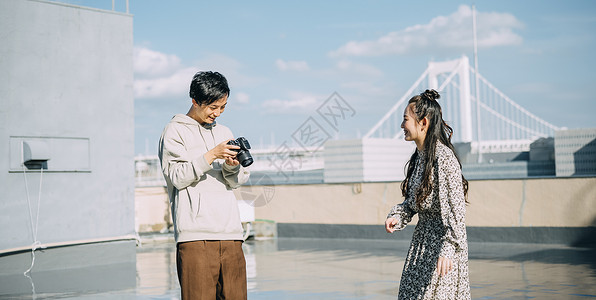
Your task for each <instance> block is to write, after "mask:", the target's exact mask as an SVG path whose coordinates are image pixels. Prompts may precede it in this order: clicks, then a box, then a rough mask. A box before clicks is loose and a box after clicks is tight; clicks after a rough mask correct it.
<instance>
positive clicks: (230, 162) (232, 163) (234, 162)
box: [226, 157, 240, 167]
mask: <svg viewBox="0 0 596 300" xmlns="http://www.w3.org/2000/svg"><path fill="white" fill-rule="evenodd" d="M239 164H240V162H239V161H238V159H236V157H228V158H226V165H230V166H232V167H235V166H237V165H239Z"/></svg>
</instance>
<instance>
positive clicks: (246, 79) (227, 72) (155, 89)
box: [133, 47, 265, 103]
mask: <svg viewBox="0 0 596 300" xmlns="http://www.w3.org/2000/svg"><path fill="white" fill-rule="evenodd" d="M133 65H134V76H135V80H134V86H133V91H134V96H135V98H136V99H142V98H159V97H185V96H188V89H189V87H190V81H191V80H192V77H193V75H194V74H195V73H196V72H198V71H200V70H212V71H218V72H220V73H222V74H224V76H226V78H227V79H228V83H229V84H230V88H231V89H232V92H233V90H234V88H235V87H245V86H254V85H258V84H259V83H262V82H264V81H265V80H264V79H262V78H260V77H257V76H249V75H244V74H243V73H241V72H240V71H241V69H242V64H241V63H240V62H238V61H237V60H235V59H233V58H231V57H228V56H225V55H221V54H210V55H206V56H204V57H203V58H202V59H201V60H198V61H196V62H195V63H193V64H191V65H183V64H182V63H181V60H180V58H178V57H177V56H176V55H173V54H165V53H161V52H158V51H154V50H151V49H148V48H144V47H135V48H134V51H133ZM238 97H239V98H237V99H238V100H239V102H241V103H242V101H245V102H244V103H247V102H248V101H249V97H248V94H238Z"/></svg>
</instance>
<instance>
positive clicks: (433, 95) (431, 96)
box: [420, 89, 441, 101]
mask: <svg viewBox="0 0 596 300" xmlns="http://www.w3.org/2000/svg"><path fill="white" fill-rule="evenodd" d="M420 96H422V97H424V98H426V99H428V100H431V101H433V100H434V101H437V99H439V98H441V95H439V92H437V91H435V90H433V89H430V90H426V91H424V93H422V94H420Z"/></svg>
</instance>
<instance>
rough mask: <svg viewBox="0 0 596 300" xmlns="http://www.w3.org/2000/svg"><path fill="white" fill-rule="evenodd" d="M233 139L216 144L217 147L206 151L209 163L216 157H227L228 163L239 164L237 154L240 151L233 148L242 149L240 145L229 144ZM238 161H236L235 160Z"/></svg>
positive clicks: (206, 158)
mask: <svg viewBox="0 0 596 300" xmlns="http://www.w3.org/2000/svg"><path fill="white" fill-rule="evenodd" d="M229 141H231V140H227V141H224V142H222V143H220V144H219V145H217V146H215V148H213V149H211V150H209V151H207V153H205V160H207V163H208V164H211V163H213V161H215V160H216V159H218V158H220V159H225V160H226V163H227V164H228V165H231V166H237V165H238V163H239V162H238V160H236V154H237V153H238V152H236V151H233V150H231V149H240V147H238V146H236V145H228V142H229ZM234 161H236V162H234Z"/></svg>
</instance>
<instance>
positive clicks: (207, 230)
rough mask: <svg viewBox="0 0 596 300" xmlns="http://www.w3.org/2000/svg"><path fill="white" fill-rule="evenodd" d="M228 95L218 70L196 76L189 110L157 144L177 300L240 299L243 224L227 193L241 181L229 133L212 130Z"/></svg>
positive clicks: (243, 278) (243, 270) (243, 284)
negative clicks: (169, 217) (171, 229)
mask: <svg viewBox="0 0 596 300" xmlns="http://www.w3.org/2000/svg"><path fill="white" fill-rule="evenodd" d="M229 94H230V89H229V87H228V82H227V80H226V78H225V77H224V76H223V75H221V74H219V73H217V72H198V73H196V74H195V75H194V77H193V79H192V82H191V84H190V98H191V99H192V106H191V107H190V110H189V111H188V113H187V114H186V115H184V114H178V115H175V116H174V117H173V118H172V120H171V121H170V123H168V124H167V125H166V127H165V129H164V131H163V134H162V136H161V138H160V141H159V159H160V162H161V168H162V171H163V174H164V177H165V179H166V183H167V185H168V196H169V198H170V204H171V206H172V218H173V220H174V232H175V238H176V250H177V252H176V264H177V269H178V280H179V281H180V286H181V290H182V299H183V300H186V299H193V300H196V299H209V300H213V299H232V300H234V299H246V298H247V295H246V294H247V292H246V262H245V260H244V253H243V251H242V234H243V230H242V224H241V223H240V215H239V212H238V204H237V200H236V198H235V196H234V193H233V192H232V189H234V188H237V187H239V186H240V185H241V184H242V183H245V182H246V181H247V180H248V177H249V175H250V173H249V171H248V169H245V168H244V167H242V166H241V165H240V163H239V161H238V160H237V159H236V151H234V150H233V149H240V147H238V146H233V145H228V144H227V143H228V141H230V140H231V139H233V137H234V136H233V135H232V132H231V131H230V130H229V129H228V128H227V127H225V126H223V125H221V124H216V121H215V119H216V118H217V117H219V116H220V115H221V114H222V113H223V111H224V109H225V107H226V104H227V101H228V96H229Z"/></svg>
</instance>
